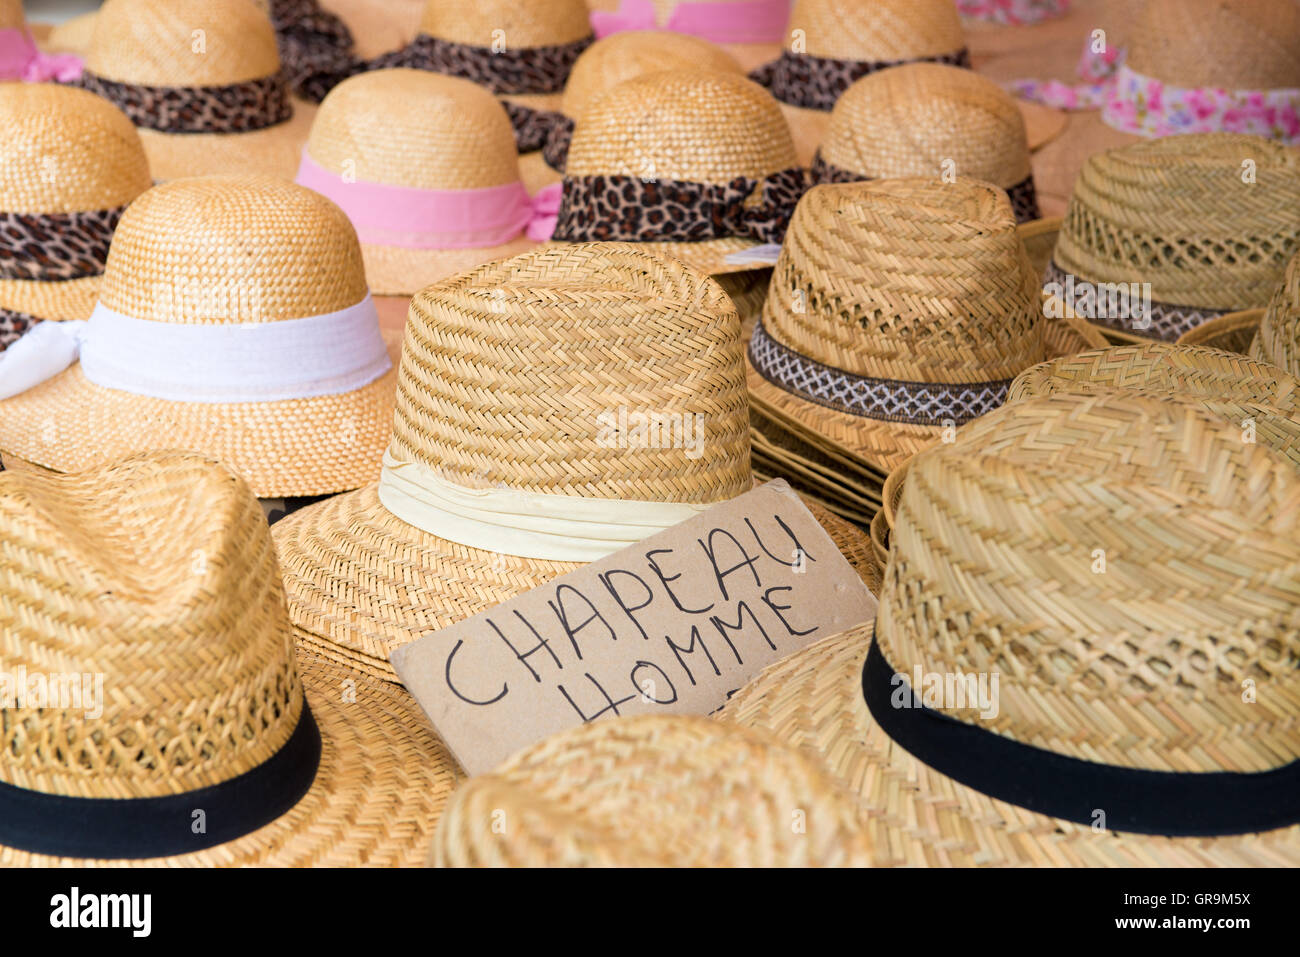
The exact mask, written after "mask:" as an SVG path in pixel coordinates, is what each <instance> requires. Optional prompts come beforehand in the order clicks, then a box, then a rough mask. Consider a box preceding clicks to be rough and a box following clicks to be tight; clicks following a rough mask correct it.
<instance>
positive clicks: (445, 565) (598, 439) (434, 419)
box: [275, 243, 870, 680]
mask: <svg viewBox="0 0 1300 957" xmlns="http://www.w3.org/2000/svg"><path fill="white" fill-rule="evenodd" d="M620 409H627V410H628V412H629V415H630V414H631V412H647V411H649V412H654V413H657V414H680V415H681V416H682V417H683V421H684V420H685V418H686V417H692V418H691V421H692V422H697V423H700V424H699V430H698V431H696V432H695V433H694V435H695V436H696V438H695V439H694V440H692V441H691V442H689V443H688V442H686V441H685V436H684V434H683V440H682V441H681V442H679V443H676V444H677V445H679V446H680V447H674V448H666V447H657V448H656V447H649V445H650V444H651V443H644V444H642V445H638V447H630V443H625V442H620V441H619V440H618V436H617V435H616V434H615V433H616V432H617V431H618V430H619V429H621V426H620V425H618V423H617V422H613V423H611V418H610V417H615V418H616V417H617V416H618V414H619V412H620ZM620 434H621V433H620ZM661 444H662V443H661ZM688 445H689V446H691V447H688ZM620 446H629V447H620ZM749 454H750V447H749V411H748V404H747V402H746V397H745V381H744V371H743V366H742V364H741V343H740V337H739V322H738V320H737V317H736V311H735V308H734V306H732V304H731V302H730V300H729V299H728V298H727V297H726V296H725V295H724V294H723V292H722V290H721V289H719V288H718V286H717V284H716V283H714V282H713V281H711V280H709V279H707V278H706V277H705V276H704V275H703V274H701V273H698V272H695V271H693V270H691V269H689V268H687V267H685V266H684V265H683V264H681V263H679V262H676V261H674V260H669V259H664V258H660V257H657V256H653V255H650V254H649V253H647V252H645V251H644V250H641V249H639V248H636V247H631V246H627V245H623V244H613V243H610V244H584V245H578V246H566V247H560V248H553V249H538V250H534V251H532V252H528V253H524V254H523V255H521V256H517V257H515V258H514V259H509V260H504V261H501V262H496V263H489V264H487V265H485V266H481V267H479V268H478V269H475V270H473V271H471V272H467V273H464V274H462V275H459V276H456V277H453V278H451V279H448V280H445V281H443V282H441V283H438V284H436V285H434V286H430V287H428V288H427V289H424V290H422V291H421V292H420V293H418V294H417V295H416V297H415V298H414V299H413V300H412V302H411V311H410V316H409V318H408V320H407V325H406V341H405V344H404V348H403V356H402V364H401V369H400V372H399V375H398V387H397V412H396V417H395V420H394V424H393V434H392V441H391V443H390V445H389V448H388V452H387V454H386V455H385V472H384V477H383V478H382V479H381V481H380V482H379V483H378V484H377V485H371V486H368V487H366V488H363V489H361V490H359V491H357V492H354V493H350V494H347V495H340V496H337V497H335V498H332V499H329V500H328V501H325V502H321V503H319V504H317V505H313V506H309V507H308V508H305V509H302V510H301V511H298V512H295V513H294V514H292V515H290V516H288V517H287V518H285V519H284V520H283V521H281V522H279V523H278V524H277V525H276V526H275V538H276V543H277V547H278V549H279V552H280V557H281V562H282V564H283V566H284V572H285V585H286V589H287V591H288V594H289V608H290V613H291V615H292V617H293V620H294V624H295V626H296V628H297V630H298V633H299V638H300V640H302V641H303V642H304V643H306V644H307V645H309V646H310V647H312V648H314V649H318V650H320V651H321V653H323V654H326V655H327V656H331V657H333V658H335V659H339V660H342V661H345V662H348V663H350V664H351V666H352V667H357V668H360V669H362V670H365V671H368V672H370V673H373V674H377V675H379V676H382V677H386V678H389V679H391V680H396V676H395V674H394V672H393V670H392V667H391V666H390V665H389V663H388V656H389V654H390V653H391V652H392V650H393V649H394V648H397V647H399V646H401V645H404V644H407V643H408V642H411V641H414V640H415V639H416V638H419V637H421V636H422V635H424V634H426V633H428V632H430V631H435V630H437V629H439V628H444V627H446V626H447V625H450V624H453V623H454V622H457V621H460V620H462V619H465V618H469V617H471V616H473V615H475V614H477V613H479V612H481V611H484V610H486V609H488V608H491V607H493V606H494V605H497V604H499V603H500V602H502V601H505V600H507V599H509V598H513V597H514V596H516V595H518V594H521V593H523V592H525V591H528V590H529V589H532V588H536V587H538V586H540V585H542V584H545V583H546V582H548V581H550V580H551V579H553V578H556V577H558V576H559V575H562V574H565V573H566V572H570V571H573V570H574V569H576V568H578V567H580V566H581V564H583V563H584V562H586V561H590V560H592V558H591V557H590V556H591V555H592V554H599V553H602V551H603V552H604V553H607V552H609V551H612V550H614V549H613V547H606V548H604V549H603V550H598V551H596V552H593V551H591V550H590V549H587V548H586V547H581V548H579V547H576V546H574V545H573V543H572V542H570V541H569V539H568V534H569V533H555V534H550V535H549V537H548V538H547V540H546V541H542V542H539V541H538V539H539V538H540V537H542V536H543V535H547V534H548V533H550V529H549V528H546V529H542V530H540V531H537V532H534V531H533V529H534V526H536V525H537V522H536V521H535V518H536V516H537V515H541V514H547V515H556V514H559V513H560V512H562V511H565V510H568V511H574V510H582V511H583V513H584V514H586V513H592V514H589V515H587V518H586V522H585V526H584V534H586V535H598V533H599V534H605V533H606V532H608V538H607V540H608V541H610V542H617V541H626V543H627V544H630V543H631V542H632V541H636V540H639V539H640V538H643V537H645V536H646V535H649V534H652V533H653V532H654V531H657V530H658V527H656V523H663V524H673V523H675V522H676V521H681V520H684V519H685V518H686V517H689V514H693V513H694V512H696V511H698V510H701V509H703V508H706V507H708V506H709V505H711V504H715V503H718V502H722V501H726V500H728V499H731V498H733V497H735V496H737V495H739V494H741V493H742V492H745V491H748V490H749V489H750V488H751V487H752V486H753V476H752V473H751V471H750V461H749ZM376 460H378V456H376ZM486 496H491V497H492V499H491V500H492V502H495V501H496V500H497V499H504V498H509V499H511V501H510V502H507V503H505V504H503V505H502V506H501V509H502V511H503V512H506V513H507V514H506V517H503V518H500V519H495V521H497V522H498V523H499V525H500V527H495V526H491V522H492V521H493V520H494V519H493V518H491V517H481V516H480V517H478V518H477V519H476V520H475V521H472V522H468V523H465V524H460V523H458V522H454V521H450V520H449V519H448V518H447V515H446V514H444V513H445V512H446V511H447V508H449V507H453V506H443V505H441V504H440V502H441V501H442V500H443V499H447V500H459V499H462V498H465V499H469V498H473V499H478V498H481V497H486ZM519 496H524V497H526V501H519V502H515V501H513V499H514V498H515V497H519ZM628 503H631V505H629V504H628ZM461 509H462V510H463V511H471V512H473V513H475V514H476V513H477V511H478V508H477V506H476V505H475V504H474V503H473V502H467V503H466V504H464V505H463V506H461ZM629 509H630V510H632V511H634V512H636V516H635V524H637V525H638V526H639V528H638V529H628V528H622V527H620V525H619V523H620V522H623V521H631V519H626V518H625V517H624V516H623V514H622V513H623V511H626V510H629ZM511 510H515V511H517V512H518V514H517V515H516V514H515V512H514V511H511ZM596 511H599V512H600V514H599V515H597V514H595V512H596ZM396 513H401V515H402V516H404V517H399V516H398V514H396ZM525 513H526V514H525ZM660 516H662V517H660ZM819 517H820V518H822V520H823V522H824V524H826V526H827V528H828V529H829V531H830V533H831V535H832V537H833V538H834V539H835V540H836V542H837V544H838V545H839V546H840V547H841V549H842V550H843V551H844V552H845V553H846V554H847V555H848V557H849V558H850V560H852V559H853V558H854V557H855V555H860V556H864V557H866V558H867V559H868V560H870V546H869V544H868V543H867V540H866V538H865V536H863V535H862V534H861V533H860V532H858V531H857V530H856V529H854V528H851V527H849V526H847V525H845V524H844V523H841V522H836V521H834V520H833V519H830V518H829V517H827V516H824V515H819ZM516 519H517V520H516ZM417 522H418V523H419V524H418V525H417V524H416V523H417ZM430 528H436V529H437V531H430V530H428V529H430ZM502 529H505V531H504V532H503V531H502ZM516 529H517V530H518V531H519V532H520V537H519V538H516V537H515V535H514V531H515V530H516ZM438 532H441V533H442V534H439V533H438ZM525 532H526V534H525ZM474 543H478V544H474ZM602 544H603V541H602ZM541 555H547V556H551V557H539V556H541Z"/></svg>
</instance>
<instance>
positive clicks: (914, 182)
mask: <svg viewBox="0 0 1300 957" xmlns="http://www.w3.org/2000/svg"><path fill="white" fill-rule="evenodd" d="M1041 320H1042V314H1041V308H1040V306H1039V302H1038V291H1037V283H1036V281H1035V279H1034V276H1033V270H1032V267H1031V266H1030V264H1029V258H1028V256H1027V254H1026V253H1025V249H1024V245H1023V243H1022V242H1021V241H1020V238H1019V235H1018V234H1017V232H1016V223H1015V216H1014V214H1013V213H1012V210H1011V204H1010V202H1009V200H1008V199H1007V196H1006V194H1005V193H1004V192H1002V191H1001V190H999V189H997V188H995V187H993V186H990V185H988V184H987V183H980V182H977V181H975V180H969V179H964V178H962V177H960V176H959V177H957V178H956V180H955V181H954V182H951V183H949V182H944V181H941V180H938V179H920V178H902V179H891V180H879V181H876V182H870V183H847V184H842V185H834V186H818V187H816V188H815V189H813V190H811V191H809V192H808V193H807V194H806V195H805V196H804V198H803V200H802V201H801V202H800V203H799V206H798V208H797V209H796V210H795V214H794V218H793V219H792V220H791V223H790V229H789V232H788V233H787V234H786V239H785V244H784V245H783V247H782V250H781V256H780V259H779V261H778V262H777V265H776V268H775V270H774V272H773V274H772V281H771V284H770V286H769V288H768V298H767V302H766V303H765V305H764V308H763V324H764V327H765V328H766V329H767V331H768V332H770V333H771V334H772V335H773V336H774V337H775V338H776V339H777V340H779V341H780V342H782V343H784V344H785V345H787V346H788V347H790V348H791V349H794V350H795V351H796V352H799V353H802V354H803V355H805V356H807V357H809V358H811V359H815V360H817V361H818V362H822V363H824V364H826V365H829V366H833V367H834V368H836V369H842V370H844V371H846V372H852V373H856V374H859V375H863V376H868V377H871V378H877V379H893V380H901V381H906V382H933V383H975V382H993V381H1000V380H1003V379H1010V378H1012V377H1014V376H1015V375H1017V374H1018V373H1019V372H1020V371H1022V370H1023V369H1025V368H1027V367H1028V366H1031V365H1033V364H1034V363H1036V362H1039V361H1041V360H1042V358H1043V330H1042V321H1041Z"/></svg>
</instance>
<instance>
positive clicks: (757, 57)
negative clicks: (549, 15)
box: [587, 0, 790, 70]
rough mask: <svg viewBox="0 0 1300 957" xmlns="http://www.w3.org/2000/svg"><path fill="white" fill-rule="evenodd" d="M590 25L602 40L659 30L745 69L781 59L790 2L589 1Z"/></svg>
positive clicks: (758, 0) (715, 0) (745, 0)
mask: <svg viewBox="0 0 1300 957" xmlns="http://www.w3.org/2000/svg"><path fill="white" fill-rule="evenodd" d="M587 6H588V7H590V8H591V25H592V28H593V29H594V30H595V31H596V36H597V37H600V38H602V39H603V38H604V37H607V36H615V35H617V34H618V33H619V32H623V31H633V30H661V31H665V32H667V33H670V34H671V35H673V36H675V37H688V36H689V37H695V38H698V39H700V40H706V41H708V42H709V43H711V44H716V45H717V46H719V47H721V48H722V49H724V50H726V51H727V53H728V55H730V56H732V57H734V58H735V59H736V62H737V63H739V64H740V65H741V66H742V67H743V68H744V69H746V70H752V69H754V68H756V67H759V66H761V65H763V64H764V63H768V62H770V61H771V60H773V59H775V58H776V57H778V56H780V55H781V44H782V43H783V42H784V41H785V37H786V28H787V24H788V23H789V20H790V0H588V2H587Z"/></svg>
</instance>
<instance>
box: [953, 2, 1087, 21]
mask: <svg viewBox="0 0 1300 957" xmlns="http://www.w3.org/2000/svg"><path fill="white" fill-rule="evenodd" d="M957 12H958V13H960V14H961V15H962V16H963V17H965V18H966V19H968V20H983V21H985V22H988V23H1001V24H1005V25H1007V26H1023V25H1025V24H1031V23H1042V22H1043V21H1044V20H1054V19H1056V18H1057V17H1063V16H1065V15H1066V14H1067V13H1069V12H1070V0H957Z"/></svg>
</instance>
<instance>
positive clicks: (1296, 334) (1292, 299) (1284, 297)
mask: <svg viewBox="0 0 1300 957" xmlns="http://www.w3.org/2000/svg"><path fill="white" fill-rule="evenodd" d="M1250 355H1251V357H1252V358H1255V359H1260V360H1262V361H1264V362H1271V363H1272V364H1273V365H1275V366H1279V367H1281V368H1283V369H1285V370H1286V371H1287V372H1290V373H1291V374H1292V375H1300V254H1297V255H1296V256H1295V257H1293V258H1292V260H1291V262H1290V263H1289V264H1288V265H1287V267H1286V273H1285V275H1284V278H1283V282H1282V285H1281V286H1279V287H1278V289H1277V291H1276V292H1275V293H1273V298H1272V299H1270V300H1269V303H1268V308H1267V309H1266V310H1264V314H1263V318H1262V319H1261V320H1260V323H1259V332H1258V333H1257V334H1256V336H1255V338H1254V339H1253V340H1252V341H1251V344H1250Z"/></svg>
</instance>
